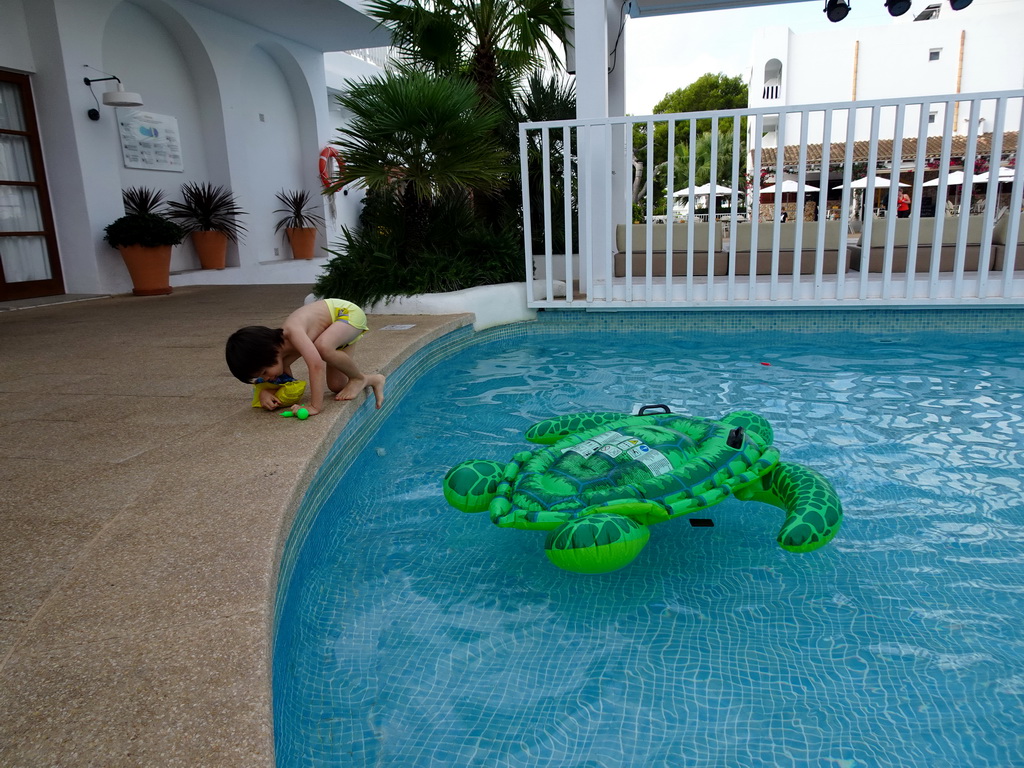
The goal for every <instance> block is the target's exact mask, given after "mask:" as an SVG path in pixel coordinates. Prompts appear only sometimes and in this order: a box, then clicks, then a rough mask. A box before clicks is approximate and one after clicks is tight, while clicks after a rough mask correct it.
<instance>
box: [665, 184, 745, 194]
mask: <svg viewBox="0 0 1024 768" xmlns="http://www.w3.org/2000/svg"><path fill="white" fill-rule="evenodd" d="M689 194H690V188H689V187H685V188H684V189H680V190H679V191H678V192H673V193H672V197H687V196H688V195H689ZM693 194H694V195H695V196H696V195H710V194H711V184H701V185H700V186H699V187H694V188H693ZM731 194H732V190H731V189H729V188H728V187H725V186H722V185H721V184H719V185H718V186H716V187H715V195H716V196H717V195H731Z"/></svg>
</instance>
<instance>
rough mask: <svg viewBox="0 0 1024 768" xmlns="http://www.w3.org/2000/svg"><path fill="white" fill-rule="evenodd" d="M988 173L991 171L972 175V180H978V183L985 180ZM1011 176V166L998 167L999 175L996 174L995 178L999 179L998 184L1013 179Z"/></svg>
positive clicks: (1012, 170) (1012, 174)
mask: <svg viewBox="0 0 1024 768" xmlns="http://www.w3.org/2000/svg"><path fill="white" fill-rule="evenodd" d="M989 173H991V171H985V172H984V173H979V174H978V175H977V176H975V177H974V181H975V182H978V183H981V182H987V181H988V179H989ZM1013 177H1014V169H1013V168H1000V169H999V175H998V176H996V178H997V179H998V180H999V183H1000V184H1002V183H1003V182H1009V181H1013Z"/></svg>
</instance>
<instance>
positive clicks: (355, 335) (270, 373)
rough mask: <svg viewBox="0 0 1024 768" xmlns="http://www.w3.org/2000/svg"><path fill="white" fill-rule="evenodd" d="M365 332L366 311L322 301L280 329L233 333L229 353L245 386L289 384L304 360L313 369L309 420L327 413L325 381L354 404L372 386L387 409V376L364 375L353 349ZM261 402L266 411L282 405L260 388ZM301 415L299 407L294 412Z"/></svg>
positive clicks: (346, 303) (229, 360)
mask: <svg viewBox="0 0 1024 768" xmlns="http://www.w3.org/2000/svg"><path fill="white" fill-rule="evenodd" d="M366 331H367V325H366V315H364V314H363V310H361V309H360V308H359V307H357V306H356V305H355V304H353V303H352V302H350V301H345V300H344V299H321V300H320V301H315V302H313V303H312V304H306V305H305V306H302V307H299V308H298V309H297V310H295V311H294V312H292V313H291V314H290V315H289V316H288V318H287V319H286V320H285V321H284V326H283V327H281V328H267V327H265V326H262V325H251V326H248V327H247V328H241V329H240V330H237V331H235V332H234V333H233V334H231V336H230V337H229V338H228V343H227V347H226V349H225V352H224V354H225V357H226V359H227V363H228V368H229V369H230V370H231V373H232V375H233V376H234V377H235V378H236V379H238V380H239V381H243V382H245V383H246V384H262V383H265V382H275V381H278V380H279V379H280V380H287V379H288V378H290V377H291V373H292V372H291V366H292V363H294V362H295V361H296V360H298V359H299V358H300V357H301V358H302V359H303V360H304V361H305V363H306V368H308V369H309V389H310V404H309V405H307V406H305V408H306V410H308V411H309V415H310V416H314V415H316V414H318V413H319V412H320V411H321V410H323V399H324V381H325V379H326V382H327V386H328V387H329V388H330V390H331V391H332V392H334V393H335V395H334V399H335V400H353V399H355V397H356V396H357V395H358V394H359V393H360V392H361V391H362V390H363V389H366V388H367V387H369V388H370V389H372V390H373V395H374V397H375V398H376V401H377V407H378V408H380V407H381V405H383V404H384V377H383V376H382V375H380V374H379V373H371V374H364V373H363V372H362V371H360V370H359V367H358V366H357V365H356V364H355V362H354V361H353V360H352V354H351V351H350V350H349V348H350V347H351V346H352V345H353V344H354V343H355V342H356V340H357V339H359V337H360V336H362V335H363V334H364V333H366ZM259 403H260V405H261V406H262V407H263V408H265V409H266V410H268V411H272V410H275V409H277V408H280V407H281V405H282V403H281V401H280V400H279V399H278V397H277V390H276V389H274V388H261V389H260V391H259ZM293 410H297V406H295V407H294V408H293Z"/></svg>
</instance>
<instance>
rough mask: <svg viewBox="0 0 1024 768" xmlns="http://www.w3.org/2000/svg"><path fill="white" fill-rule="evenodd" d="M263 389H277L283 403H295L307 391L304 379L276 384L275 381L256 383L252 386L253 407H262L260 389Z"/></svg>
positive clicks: (277, 395)
mask: <svg viewBox="0 0 1024 768" xmlns="http://www.w3.org/2000/svg"><path fill="white" fill-rule="evenodd" d="M263 389H276V390H277V392H276V393H275V395H274V396H275V397H276V398H277V400H278V402H280V403H281V405H295V403H297V402H299V400H301V399H302V395H303V394H305V392H306V382H304V381H295V380H294V379H292V380H291V381H286V382H284V383H283V384H275V383H273V382H263V383H260V384H254V385H253V388H252V407H253V408H259V407H260V390H263Z"/></svg>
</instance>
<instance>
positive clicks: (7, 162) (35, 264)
mask: <svg viewBox="0 0 1024 768" xmlns="http://www.w3.org/2000/svg"><path fill="white" fill-rule="evenodd" d="M62 293H64V280H63V278H62V277H61V271H60V259H59V258H58V254H57V237H56V235H55V232H54V226H53V213H52V212H51V210H50V196H49V194H48V193H47V190H46V174H45V173H44V171H43V153H42V148H41V145H40V143H39V128H38V126H37V125H36V116H35V108H34V107H33V104H32V93H31V90H30V87H29V78H28V77H27V76H26V75H19V74H15V73H13V72H5V71H2V70H0V301H9V300H11V299H30V298H36V297H38V296H55V295H57V294H62Z"/></svg>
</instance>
